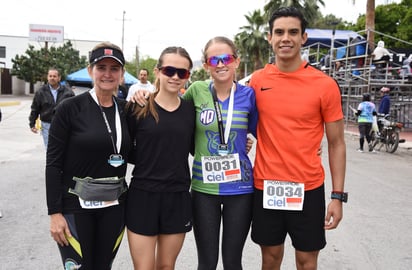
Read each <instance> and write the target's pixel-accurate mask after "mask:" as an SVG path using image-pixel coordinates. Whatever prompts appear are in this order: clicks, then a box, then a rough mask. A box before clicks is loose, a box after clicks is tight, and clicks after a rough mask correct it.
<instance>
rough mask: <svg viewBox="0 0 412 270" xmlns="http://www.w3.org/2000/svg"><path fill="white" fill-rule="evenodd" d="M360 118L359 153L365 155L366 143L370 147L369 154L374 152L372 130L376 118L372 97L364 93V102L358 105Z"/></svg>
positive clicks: (357, 113)
mask: <svg viewBox="0 0 412 270" xmlns="http://www.w3.org/2000/svg"><path fill="white" fill-rule="evenodd" d="M356 116H357V117H358V128H359V148H358V152H361V153H363V145H364V143H365V138H366V141H367V143H368V145H369V152H372V151H373V147H372V145H371V140H372V137H371V129H372V124H373V117H374V116H376V110H375V104H373V103H372V102H371V96H370V94H369V93H364V94H363V96H362V102H361V103H359V105H358V111H357V112H356Z"/></svg>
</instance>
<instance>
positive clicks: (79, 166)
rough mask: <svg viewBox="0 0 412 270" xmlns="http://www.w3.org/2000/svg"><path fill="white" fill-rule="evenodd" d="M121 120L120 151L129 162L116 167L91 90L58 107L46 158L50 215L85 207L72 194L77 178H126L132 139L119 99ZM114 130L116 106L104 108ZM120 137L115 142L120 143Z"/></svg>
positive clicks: (52, 124)
mask: <svg viewBox="0 0 412 270" xmlns="http://www.w3.org/2000/svg"><path fill="white" fill-rule="evenodd" d="M115 100H116V103H117V106H118V109H119V113H120V120H121V127H122V141H121V147H120V151H119V152H120V154H121V155H122V156H123V158H124V159H125V163H124V164H123V165H121V166H119V167H113V166H111V165H110V164H109V163H108V159H109V157H110V155H111V154H114V151H115V150H114V149H113V144H112V140H111V138H110V135H109V133H108V129H107V126H106V123H105V121H104V118H103V115H102V112H101V110H100V107H99V106H98V105H97V103H96V102H95V101H94V100H93V98H92V97H91V95H90V93H89V92H86V93H83V94H81V95H78V96H75V97H73V98H71V99H67V100H65V101H63V102H62V103H61V104H60V106H58V108H57V110H56V114H55V116H54V118H53V120H52V123H51V126H50V131H49V143H48V148H47V159H46V191H47V206H48V211H49V214H53V213H60V212H63V213H67V212H76V211H79V210H80V209H81V207H80V204H79V201H78V197H77V196H75V195H73V194H71V193H68V189H69V188H73V187H74V185H75V181H73V180H72V179H73V176H76V177H81V178H84V177H87V176H89V177H93V178H102V177H113V176H118V177H124V176H125V175H126V169H127V156H128V153H129V152H130V148H131V142H130V136H129V132H128V127H127V122H126V115H125V113H124V106H125V102H124V101H122V100H119V99H117V98H116V99H115ZM104 111H105V113H106V116H107V119H108V122H109V125H110V126H111V130H112V132H113V133H116V128H115V106H113V107H111V108H105V109H104ZM116 136H117V135H114V138H113V139H114V142H115V144H116Z"/></svg>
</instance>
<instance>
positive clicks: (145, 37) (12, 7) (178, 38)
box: [0, 0, 400, 60]
mask: <svg viewBox="0 0 412 270" xmlns="http://www.w3.org/2000/svg"><path fill="white" fill-rule="evenodd" d="M266 2H267V0H206V1H197V0H174V1H165V0H146V1H136V0H134V1H133V0H116V1H88V0H83V1H79V0H74V1H56V0H14V1H7V3H4V4H3V5H2V8H1V10H0V35H15V36H28V35H29V24H45V25H57V26H63V27H64V37H65V38H68V39H75V40H76V39H78V40H99V41H111V42H113V43H115V44H117V45H119V46H120V47H121V46H122V40H123V48H124V53H125V56H126V58H127V60H131V58H132V57H133V56H134V55H135V52H136V47H137V46H138V47H139V48H140V53H141V55H148V56H150V57H152V58H155V59H157V58H158V57H159V55H160V52H161V51H162V50H163V49H164V48H165V47H167V46H172V45H173V46H182V47H185V48H186V49H187V50H188V52H189V54H190V55H191V57H192V58H193V60H199V59H200V57H201V51H202V49H203V46H204V44H205V43H206V42H207V41H208V40H209V39H210V38H212V37H214V36H217V35H223V36H227V37H229V38H233V36H234V35H235V34H236V33H238V32H239V31H240V30H239V27H241V26H244V25H246V24H247V22H246V19H245V16H244V15H246V14H248V13H249V12H252V11H253V10H256V9H261V10H263V6H264V4H265V3H266ZM324 2H325V5H326V7H325V8H322V9H321V12H322V13H323V14H324V15H326V14H329V13H332V14H335V15H336V16H337V17H340V18H343V19H345V20H348V21H355V20H356V18H357V17H358V16H359V14H364V13H365V10H366V0H356V5H355V6H353V5H352V0H324ZM385 2H388V1H385V0H375V3H376V5H380V4H383V3H385ZM389 2H391V1H390V0H389ZM392 2H400V1H396V0H395V1H392ZM123 11H125V14H124V20H123ZM123 26H124V28H123ZM123 29H124V30H123ZM0 45H1V44H0Z"/></svg>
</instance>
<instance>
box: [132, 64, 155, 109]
mask: <svg viewBox="0 0 412 270" xmlns="http://www.w3.org/2000/svg"><path fill="white" fill-rule="evenodd" d="M148 78H149V71H148V70H147V69H145V68H142V69H141V70H140V71H139V81H138V82H137V83H135V84H133V85H132V86H130V88H129V92H128V93H127V97H126V100H127V101H129V100H130V97H132V96H133V95H134V93H135V92H136V91H139V90H147V91H149V92H151V93H153V91H154V90H155V87H154V85H153V84H151V83H150V81H149V80H148Z"/></svg>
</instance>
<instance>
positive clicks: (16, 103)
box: [0, 101, 21, 107]
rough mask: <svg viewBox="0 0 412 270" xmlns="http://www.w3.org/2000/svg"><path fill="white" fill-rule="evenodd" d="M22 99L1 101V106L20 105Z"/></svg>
mask: <svg viewBox="0 0 412 270" xmlns="http://www.w3.org/2000/svg"><path fill="white" fill-rule="evenodd" d="M20 103H21V102H20V101H0V107H6V106H16V105H20Z"/></svg>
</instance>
